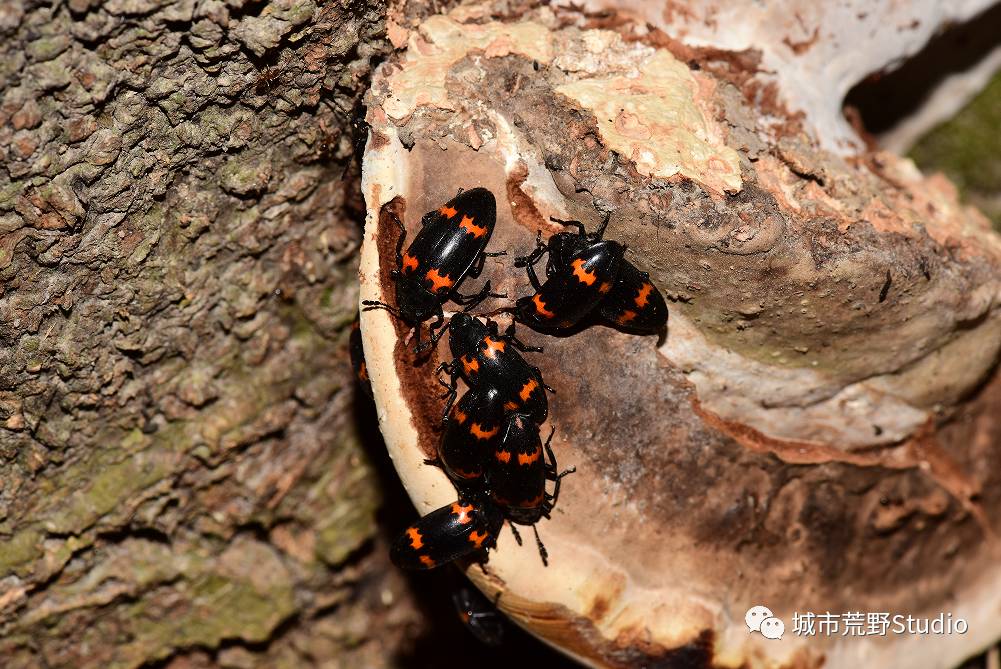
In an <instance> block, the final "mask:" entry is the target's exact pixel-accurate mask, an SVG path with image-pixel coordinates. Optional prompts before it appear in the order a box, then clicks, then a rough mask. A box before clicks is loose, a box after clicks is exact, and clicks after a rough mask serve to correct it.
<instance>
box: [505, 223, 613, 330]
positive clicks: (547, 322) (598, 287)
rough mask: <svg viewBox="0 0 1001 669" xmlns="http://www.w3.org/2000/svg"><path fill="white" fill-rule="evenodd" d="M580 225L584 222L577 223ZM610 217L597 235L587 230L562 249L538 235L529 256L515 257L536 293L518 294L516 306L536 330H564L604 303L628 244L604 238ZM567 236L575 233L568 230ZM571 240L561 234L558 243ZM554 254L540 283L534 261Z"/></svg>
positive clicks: (519, 318)
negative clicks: (569, 232)
mask: <svg viewBox="0 0 1001 669" xmlns="http://www.w3.org/2000/svg"><path fill="white" fill-rule="evenodd" d="M577 225H580V223H577ZM607 225H608V218H607V217H606V218H605V220H604V222H603V223H602V224H601V226H600V227H599V228H598V230H597V231H595V232H594V233H592V234H590V235H589V234H587V233H585V232H584V226H583V225H581V226H580V227H581V235H580V236H579V237H578V238H576V239H574V240H573V242H572V243H563V244H561V245H560V247H559V248H558V249H557V248H556V247H555V246H554V245H553V243H552V241H550V243H549V244H545V243H543V242H542V239H541V237H540V238H538V239H537V240H536V248H535V250H534V251H532V253H530V254H529V255H527V256H523V257H519V258H515V262H514V266H515V267H524V268H525V269H526V271H527V272H528V279H529V281H531V282H532V287H533V288H535V293H534V294H532V295H527V296H525V297H522V298H519V299H518V301H517V302H515V305H514V307H513V309H511V311H513V312H514V317H515V319H516V320H517V321H519V322H521V323H524V324H525V325H527V326H529V327H530V328H532V329H533V330H538V331H539V332H546V333H559V332H564V331H567V330H570V329H572V328H574V327H575V326H576V325H577V324H578V323H580V322H581V321H582V320H583V319H584V318H585V317H586V316H588V315H589V314H590V313H591V312H592V311H593V310H594V309H595V308H596V307H597V306H598V304H600V303H601V301H602V300H603V299H604V297H605V296H606V295H607V294H608V293H609V291H611V290H612V287H613V286H614V284H615V279H616V277H617V276H618V275H619V267H620V265H621V264H622V261H623V255H624V254H625V250H626V249H625V247H624V246H623V245H622V244H619V243H618V242H614V241H611V240H607V239H602V237H603V235H604V233H605V226H607ZM564 234H565V235H566V237H567V238H569V237H573V235H569V234H567V233H559V234H557V235H553V237H557V238H559V235H564ZM563 241H566V242H570V239H564V238H559V239H557V242H563ZM546 253H549V261H548V263H547V265H546V281H545V283H540V281H539V278H538V276H536V274H535V264H536V263H537V262H539V260H540V259H541V258H542V256H543V255H545V254H546Z"/></svg>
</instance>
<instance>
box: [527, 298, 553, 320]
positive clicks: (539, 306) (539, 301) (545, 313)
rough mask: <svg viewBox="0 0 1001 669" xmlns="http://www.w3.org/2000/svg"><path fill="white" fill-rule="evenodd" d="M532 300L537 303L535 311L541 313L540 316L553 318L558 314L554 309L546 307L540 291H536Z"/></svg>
mask: <svg viewBox="0 0 1001 669" xmlns="http://www.w3.org/2000/svg"><path fill="white" fill-rule="evenodd" d="M532 302H534V303H535V313H537V314H539V315H540V316H542V317H544V318H552V317H553V316H555V315H556V314H554V313H553V312H552V311H549V310H548V309H546V303H545V302H544V301H543V299H542V296H541V295H539V294H538V293H536V294H535V296H534V297H532Z"/></svg>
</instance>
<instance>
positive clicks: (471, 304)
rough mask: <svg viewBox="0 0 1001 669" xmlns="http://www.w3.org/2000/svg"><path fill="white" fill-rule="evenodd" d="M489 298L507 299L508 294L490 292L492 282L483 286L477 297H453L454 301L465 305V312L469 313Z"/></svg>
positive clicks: (457, 295)
mask: <svg viewBox="0 0 1001 669" xmlns="http://www.w3.org/2000/svg"><path fill="white" fill-rule="evenodd" d="M488 297H507V293H492V292H490V281H487V282H486V283H485V284H483V288H482V290H480V292H478V293H476V294H475V295H459V294H456V295H454V296H452V300H454V301H455V302H458V303H459V304H461V305H463V309H462V310H463V311H464V312H466V313H469V312H470V311H472V310H473V309H475V308H476V307H477V305H479V303H480V302H482V301H483V300H485V299H487V298H488Z"/></svg>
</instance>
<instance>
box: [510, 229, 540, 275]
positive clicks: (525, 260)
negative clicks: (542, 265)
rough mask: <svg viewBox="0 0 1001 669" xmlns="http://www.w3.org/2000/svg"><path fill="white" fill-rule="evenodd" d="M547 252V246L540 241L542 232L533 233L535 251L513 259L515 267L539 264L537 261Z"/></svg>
mask: <svg viewBox="0 0 1001 669" xmlns="http://www.w3.org/2000/svg"><path fill="white" fill-rule="evenodd" d="M548 250H549V245H547V244H546V243H545V242H544V241H542V230H539V231H538V232H537V233H535V249H534V250H533V251H532V252H531V253H529V254H528V255H527V256H516V257H515V259H514V266H515V267H525V266H526V265H534V264H535V263H537V262H539V259H540V258H541V257H542V256H544V255H546V252H547V251H548Z"/></svg>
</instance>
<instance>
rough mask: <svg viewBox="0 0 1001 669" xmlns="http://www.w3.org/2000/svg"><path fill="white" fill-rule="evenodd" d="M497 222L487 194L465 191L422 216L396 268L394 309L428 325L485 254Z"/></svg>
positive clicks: (411, 320)
mask: <svg viewBox="0 0 1001 669" xmlns="http://www.w3.org/2000/svg"><path fill="white" fill-rule="evenodd" d="M496 222H497V203H496V201H495V200H494V196H493V193H491V192H490V191H489V190H487V189H486V188H472V189H470V190H467V191H463V192H462V193H460V194H458V195H456V196H455V197H454V198H452V199H451V200H449V201H448V202H446V203H445V204H444V205H442V206H441V207H439V208H438V209H435V210H433V211H430V212H428V213H427V214H425V215H424V217H423V218H422V219H421V229H420V231H419V232H418V233H417V236H416V237H414V239H413V241H412V242H411V243H410V246H409V247H408V248H407V250H406V251H404V252H403V254H402V256H401V258H400V266H399V267H398V268H397V269H398V271H399V275H398V276H397V278H396V303H397V306H398V307H399V309H400V313H401V314H402V315H403V317H404V319H406V320H407V321H409V322H410V323H411V324H416V323H419V322H421V321H424V320H427V319H428V318H430V317H431V316H432V315H433V313H434V310H436V309H438V308H439V307H440V305H441V304H443V303H444V302H446V301H447V300H448V299H449V297H450V296H451V295H452V294H453V293H454V292H455V290H456V289H457V288H458V287H459V284H461V283H462V280H463V279H464V278H465V277H466V275H467V274H468V273H469V270H470V269H472V267H473V265H474V263H476V261H477V259H478V258H479V257H480V254H482V253H483V251H484V249H485V248H486V246H487V242H489V241H490V236H491V235H492V234H493V231H494V226H495V224H496Z"/></svg>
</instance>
